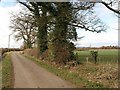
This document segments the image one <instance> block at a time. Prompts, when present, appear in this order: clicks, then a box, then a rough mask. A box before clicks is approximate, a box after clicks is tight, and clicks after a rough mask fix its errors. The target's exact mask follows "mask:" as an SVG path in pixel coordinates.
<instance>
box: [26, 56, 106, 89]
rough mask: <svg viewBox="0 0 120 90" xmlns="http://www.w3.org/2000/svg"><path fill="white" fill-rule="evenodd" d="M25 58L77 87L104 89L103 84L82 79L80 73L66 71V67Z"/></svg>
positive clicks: (30, 57) (29, 57)
mask: <svg viewBox="0 0 120 90" xmlns="http://www.w3.org/2000/svg"><path fill="white" fill-rule="evenodd" d="M24 56H25V57H26V58H28V59H29V60H32V61H34V62H35V63H36V64H38V65H39V66H41V67H43V68H45V69H47V70H48V71H50V72H52V73H54V74H55V75H57V76H59V77H61V78H62V79H64V80H67V81H70V82H71V83H73V84H74V85H76V87H86V88H102V87H104V86H103V85H102V84H100V83H94V82H92V81H88V80H87V79H85V78H84V77H80V75H79V74H78V73H75V72H72V71H70V70H69V69H66V68H64V67H62V68H59V67H57V66H55V65H51V64H49V63H46V62H44V61H40V60H38V59H36V58H34V57H32V56H27V55H24Z"/></svg>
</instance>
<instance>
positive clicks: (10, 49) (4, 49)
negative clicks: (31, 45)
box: [0, 48, 22, 55]
mask: <svg viewBox="0 0 120 90" xmlns="http://www.w3.org/2000/svg"><path fill="white" fill-rule="evenodd" d="M0 50H1V53H2V55H3V54H4V53H5V52H10V51H22V49H19V48H9V49H8V48H1V49H0Z"/></svg>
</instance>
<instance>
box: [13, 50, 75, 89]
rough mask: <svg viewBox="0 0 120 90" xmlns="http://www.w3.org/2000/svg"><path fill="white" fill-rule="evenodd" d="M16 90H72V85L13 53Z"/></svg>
mask: <svg viewBox="0 0 120 90" xmlns="http://www.w3.org/2000/svg"><path fill="white" fill-rule="evenodd" d="M12 62H13V66H14V77H15V82H14V88H72V87H74V86H73V85H72V84H71V83H69V82H67V81H64V80H62V79H61V78H59V77H57V76H55V75H54V74H52V73H50V72H49V71H47V70H46V69H44V68H42V67H40V66H38V65H37V64H35V63H34V62H32V61H30V60H27V59H26V58H25V57H23V56H22V55H21V54H19V53H18V52H14V53H12Z"/></svg>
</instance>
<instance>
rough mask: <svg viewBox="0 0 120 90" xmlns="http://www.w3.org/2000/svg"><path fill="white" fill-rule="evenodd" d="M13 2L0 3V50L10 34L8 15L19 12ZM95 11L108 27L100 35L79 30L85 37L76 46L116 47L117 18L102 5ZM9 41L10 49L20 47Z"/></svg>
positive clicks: (4, 1)
mask: <svg viewBox="0 0 120 90" xmlns="http://www.w3.org/2000/svg"><path fill="white" fill-rule="evenodd" d="M13 1H14V0H11V1H10V0H3V1H2V2H0V48H2V47H4V48H5V47H8V36H9V34H11V31H10V29H9V25H10V13H11V12H18V11H19V10H20V5H19V4H16V3H15V2H13ZM95 11H96V14H97V15H98V17H99V18H100V19H101V21H102V22H104V23H105V24H106V25H107V26H108V29H107V30H106V32H102V33H93V32H89V31H84V30H80V29H79V30H77V32H78V36H85V37H84V38H83V39H81V40H79V41H77V42H76V45H79V46H81V47H88V46H92V47H99V46H107V45H118V30H116V29H118V18H117V17H116V16H115V15H114V13H113V12H112V11H110V10H108V9H107V8H106V7H104V6H103V5H102V4H97V5H96V6H95ZM10 40H11V43H10V47H20V46H21V45H22V41H19V42H16V41H15V40H14V37H13V36H11V39H10Z"/></svg>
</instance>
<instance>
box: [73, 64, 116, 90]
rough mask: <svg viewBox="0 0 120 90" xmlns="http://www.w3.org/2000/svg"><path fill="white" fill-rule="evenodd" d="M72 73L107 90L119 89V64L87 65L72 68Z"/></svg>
mask: <svg viewBox="0 0 120 90" xmlns="http://www.w3.org/2000/svg"><path fill="white" fill-rule="evenodd" d="M71 71H72V72H76V73H78V74H79V76H80V77H84V78H85V79H87V80H88V81H92V82H94V83H98V84H102V85H103V86H104V87H106V88H118V64H98V65H95V64H93V63H87V64H82V65H79V66H77V67H74V68H71Z"/></svg>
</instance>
